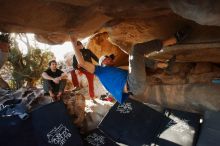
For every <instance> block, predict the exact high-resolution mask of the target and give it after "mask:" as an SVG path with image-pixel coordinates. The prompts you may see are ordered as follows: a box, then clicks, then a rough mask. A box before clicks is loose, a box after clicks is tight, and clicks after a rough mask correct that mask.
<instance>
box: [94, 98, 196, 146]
mask: <svg viewBox="0 0 220 146" xmlns="http://www.w3.org/2000/svg"><path fill="white" fill-rule="evenodd" d="M199 126H200V115H198V114H194V113H187V112H180V111H175V110H170V109H166V110H164V112H162V113H160V112H158V111H155V110H154V109H152V108H150V107H148V106H146V105H145V104H142V103H140V102H137V101H134V100H132V99H128V100H127V101H126V102H125V103H123V104H121V105H120V104H118V103H116V104H115V105H114V106H113V107H112V108H111V109H110V111H109V112H108V114H107V115H106V116H105V118H104V119H103V120H102V122H101V123H100V124H99V126H98V128H99V129H100V130H101V131H103V132H104V133H105V134H106V135H107V136H108V137H110V138H111V139H112V140H113V141H116V142H119V143H124V144H126V145H129V146H142V145H152V144H155V145H162V146H178V145H184V146H191V145H195V142H196V139H197V135H198V129H199Z"/></svg>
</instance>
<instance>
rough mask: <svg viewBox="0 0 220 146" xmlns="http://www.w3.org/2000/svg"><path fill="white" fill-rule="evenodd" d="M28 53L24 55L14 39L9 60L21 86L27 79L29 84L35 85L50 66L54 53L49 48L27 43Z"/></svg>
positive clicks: (13, 74)
mask: <svg viewBox="0 0 220 146" xmlns="http://www.w3.org/2000/svg"><path fill="white" fill-rule="evenodd" d="M27 47H28V53H27V54H26V55H24V54H23V53H22V52H21V50H20V49H19V48H18V45H17V42H16V41H14V43H13V45H12V46H11V49H10V53H9V57H8V61H9V62H10V63H11V65H12V67H13V72H12V76H13V78H14V80H15V82H16V84H17V88H20V87H21V86H23V85H24V83H25V81H27V86H29V87H33V86H35V83H36V82H37V81H38V80H39V79H40V77H41V74H42V72H43V71H44V70H45V69H46V68H47V67H48V61H49V60H51V59H52V58H53V57H54V55H53V53H52V52H50V51H47V50H44V51H43V50H41V49H40V48H38V47H37V46H36V45H35V46H32V45H29V44H28V45H27Z"/></svg>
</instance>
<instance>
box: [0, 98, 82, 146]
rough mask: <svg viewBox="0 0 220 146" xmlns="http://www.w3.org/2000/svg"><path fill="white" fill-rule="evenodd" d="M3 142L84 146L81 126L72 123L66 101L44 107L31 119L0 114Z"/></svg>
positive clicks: (19, 145)
mask: <svg viewBox="0 0 220 146" xmlns="http://www.w3.org/2000/svg"><path fill="white" fill-rule="evenodd" d="M0 129H1V130H0V137H1V138H0V145H2V146H16V145H17V146H82V145H83V142H82V140H81V137H80V134H79V131H78V129H77V128H76V127H75V126H74V125H73V124H72V122H71V120H70V117H69V115H68V113H67V110H66V108H65V105H64V103H63V102H62V101H60V102H53V103H51V104H48V105H46V106H43V107H40V108H38V109H36V110H34V111H32V112H31V113H29V117H28V118H27V119H21V118H20V117H19V116H16V115H12V116H10V115H1V116H0Z"/></svg>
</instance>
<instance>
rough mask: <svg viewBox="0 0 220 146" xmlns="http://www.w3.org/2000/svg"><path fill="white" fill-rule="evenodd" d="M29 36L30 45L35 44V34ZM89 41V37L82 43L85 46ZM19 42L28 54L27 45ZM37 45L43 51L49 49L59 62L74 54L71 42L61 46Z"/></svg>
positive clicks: (38, 43) (20, 46)
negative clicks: (69, 54) (67, 55)
mask: <svg viewBox="0 0 220 146" xmlns="http://www.w3.org/2000/svg"><path fill="white" fill-rule="evenodd" d="M27 36H28V38H29V40H30V43H31V44H33V42H34V39H35V38H34V34H27ZM88 40H89V37H87V38H85V39H83V40H81V41H82V43H83V44H85V43H87V42H88ZM17 41H18V45H19V48H22V51H23V53H24V54H25V53H26V52H27V48H26V46H25V44H24V43H23V42H22V41H19V40H17ZM37 45H38V46H39V48H41V49H48V50H50V51H51V52H53V53H54V55H55V57H56V60H57V61H62V60H64V55H65V54H67V53H73V47H72V44H71V42H65V43H63V44H61V45H48V44H44V43H40V42H37Z"/></svg>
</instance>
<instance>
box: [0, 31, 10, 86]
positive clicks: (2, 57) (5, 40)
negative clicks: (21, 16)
mask: <svg viewBox="0 0 220 146" xmlns="http://www.w3.org/2000/svg"><path fill="white" fill-rule="evenodd" d="M9 49H10V38H9V34H8V33H0V69H1V68H2V66H3V65H4V63H5V62H6V60H7V57H8V53H9ZM0 83H1V84H0V87H1V88H4V89H9V86H8V84H7V83H6V82H5V81H4V80H3V79H2V77H1V76H0Z"/></svg>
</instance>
